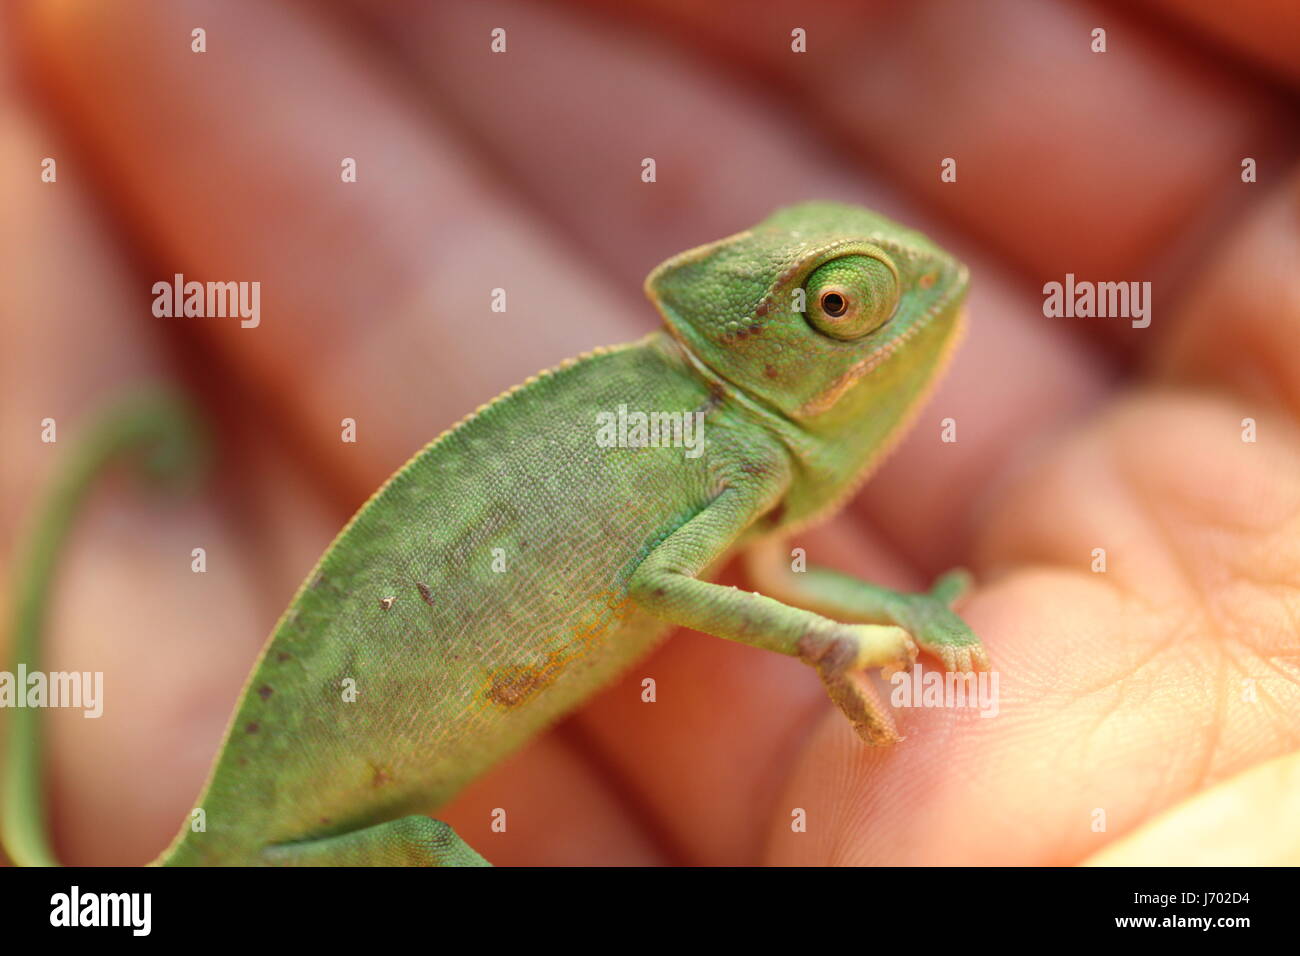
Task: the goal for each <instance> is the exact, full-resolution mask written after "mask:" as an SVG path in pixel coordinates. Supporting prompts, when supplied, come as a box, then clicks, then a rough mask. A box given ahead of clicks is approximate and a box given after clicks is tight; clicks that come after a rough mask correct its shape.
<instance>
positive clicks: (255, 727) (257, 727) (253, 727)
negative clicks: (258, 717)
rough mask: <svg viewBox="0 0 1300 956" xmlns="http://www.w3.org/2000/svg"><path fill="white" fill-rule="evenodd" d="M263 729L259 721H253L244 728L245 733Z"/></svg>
mask: <svg viewBox="0 0 1300 956" xmlns="http://www.w3.org/2000/svg"><path fill="white" fill-rule="evenodd" d="M261 729H262V727H261V725H260V724H259V723H257V721H253V723H251V724H249V725H248V726H246V727H245V728H244V733H246V734H255V733H257V732H258V731H259V730H261Z"/></svg>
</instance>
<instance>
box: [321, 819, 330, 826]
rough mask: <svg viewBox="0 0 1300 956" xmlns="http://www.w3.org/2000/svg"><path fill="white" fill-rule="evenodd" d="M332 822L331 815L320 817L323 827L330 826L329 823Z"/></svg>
mask: <svg viewBox="0 0 1300 956" xmlns="http://www.w3.org/2000/svg"><path fill="white" fill-rule="evenodd" d="M330 822H331V821H330V818H329V817H321V818H320V823H321V826H323V827H327V826H329V825H330Z"/></svg>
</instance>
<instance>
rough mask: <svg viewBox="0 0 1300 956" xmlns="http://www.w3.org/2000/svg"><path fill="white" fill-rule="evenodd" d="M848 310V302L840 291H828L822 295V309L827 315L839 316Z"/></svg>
mask: <svg viewBox="0 0 1300 956" xmlns="http://www.w3.org/2000/svg"><path fill="white" fill-rule="evenodd" d="M848 310H849V304H848V302H847V301H845V299H844V296H842V295H840V294H839V293H838V292H827V293H826V294H825V295H824V296H822V311H823V312H825V313H826V314H827V315H830V316H834V317H837V318H838V317H839V316H841V315H843V314H844V313H845V312H847V311H848Z"/></svg>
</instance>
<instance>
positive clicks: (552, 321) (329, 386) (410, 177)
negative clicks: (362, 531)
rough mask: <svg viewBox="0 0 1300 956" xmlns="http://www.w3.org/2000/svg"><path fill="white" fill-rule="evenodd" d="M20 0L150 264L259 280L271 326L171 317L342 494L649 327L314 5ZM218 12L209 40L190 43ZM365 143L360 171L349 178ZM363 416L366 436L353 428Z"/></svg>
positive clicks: (40, 61) (36, 54) (26, 30)
mask: <svg viewBox="0 0 1300 956" xmlns="http://www.w3.org/2000/svg"><path fill="white" fill-rule="evenodd" d="M23 13H24V16H23V17H22V20H21V26H22V34H21V36H22V38H23V39H24V41H25V43H26V44H27V48H28V52H29V60H30V61H31V64H32V72H33V73H34V74H35V76H36V81H37V83H38V84H40V85H41V86H42V88H44V89H45V90H46V91H47V92H48V93H49V94H51V98H52V99H53V101H54V103H55V105H56V106H57V107H58V109H59V112H60V115H61V116H62V117H63V118H64V120H65V122H66V123H67V124H68V125H69V126H70V127H72V128H74V129H75V132H76V135H77V136H78V137H79V138H80V139H81V140H82V141H83V142H84V143H86V144H87V146H88V148H89V149H91V150H93V151H94V154H95V155H96V156H97V157H98V159H99V161H100V162H101V163H102V164H103V169H104V173H105V177H106V179H107V182H108V184H109V185H110V186H111V187H112V188H113V190H114V191H115V194H116V196H117V199H118V203H119V206H120V207H123V208H126V209H127V210H129V212H130V215H131V220H132V223H133V224H134V225H136V226H137V227H139V229H140V231H141V232H142V234H143V235H144V237H145V241H146V242H148V243H149V247H150V248H151V249H155V250H157V251H158V252H159V253H160V255H161V257H162V258H163V261H164V262H165V263H166V267H165V271H164V272H163V274H162V275H160V276H155V277H154V278H161V279H170V278H171V275H172V273H173V272H175V271H179V272H182V273H183V274H186V275H187V276H188V277H189V278H193V279H196V280H199V281H206V280H214V281H216V280H220V281H248V282H251V281H258V282H260V283H261V286H260V289H261V317H260V324H258V325H257V326H256V327H250V328H243V327H241V325H240V324H239V323H238V322H232V321H231V320H229V319H206V318H204V319H196V318H191V319H177V320H169V321H173V322H175V323H179V324H184V325H185V326H186V327H187V331H191V332H194V333H196V334H199V335H202V336H204V337H205V339H207V340H209V341H210V342H211V343H212V344H213V346H214V347H216V348H218V349H219V350H220V351H221V353H222V354H224V355H226V356H227V357H228V358H229V359H230V360H231V362H232V363H233V364H234V365H235V366H236V367H237V369H238V370H239V374H241V375H246V376H247V377H248V379H249V380H251V381H252V382H253V383H255V385H256V387H257V389H258V395H259V399H260V400H261V401H265V402H267V403H269V404H272V405H274V406H276V407H278V408H281V409H283V411H284V414H285V415H287V417H288V420H289V424H290V426H291V428H292V429H293V430H294V431H296V432H297V433H299V434H301V435H302V436H305V439H306V441H307V443H308V447H309V448H311V449H313V450H314V452H315V453H316V454H317V455H318V457H319V459H320V460H321V461H323V462H324V464H325V480H327V481H330V482H336V481H337V482H341V483H342V487H343V489H344V499H345V500H346V501H348V502H350V503H355V502H356V501H358V500H360V499H361V498H363V497H364V496H365V495H367V494H369V492H370V491H372V490H373V489H374V487H375V486H376V485H377V484H378V483H379V482H380V481H381V480H382V479H383V478H384V477H385V476H386V475H388V474H389V473H391V472H392V471H393V470H395V469H396V468H397V467H398V466H399V465H401V464H402V463H403V462H404V461H405V460H406V459H407V458H408V457H409V456H410V455H411V454H412V453H413V452H414V451H415V450H416V449H418V448H419V447H420V446H422V445H423V444H424V443H425V442H427V441H429V440H430V439H432V438H433V437H435V436H436V435H437V434H438V432H439V431H441V430H442V429H443V428H445V427H447V426H448V425H450V424H452V423H453V422H454V421H456V420H457V419H459V418H460V417H462V416H463V415H464V414H466V413H467V412H468V411H470V410H472V409H473V408H474V407H475V406H476V405H477V404H479V403H481V402H484V401H487V400H488V399H490V398H492V397H493V396H494V395H495V394H496V393H498V392H500V391H501V390H503V389H505V388H507V387H509V386H511V385H514V384H516V383H517V382H519V381H521V380H523V379H524V378H526V377H527V376H529V375H531V374H533V373H534V372H536V371H537V370H538V369H539V368H542V367H545V366H547V365H552V364H555V363H556V362H558V361H559V360H561V359H563V358H566V357H568V356H571V355H574V354H577V353H579V352H581V351H584V350H586V349H589V348H591V347H592V346H594V345H596V344H600V343H607V342H613V341H620V340H623V339H626V338H630V337H632V335H634V334H635V333H637V332H638V331H640V330H642V329H646V328H648V327H649V320H648V316H646V317H643V318H641V319H639V320H638V319H637V318H636V317H629V316H628V315H627V314H626V313H625V312H624V311H623V309H622V306H621V303H619V302H618V301H617V299H616V298H615V296H614V295H613V294H612V293H611V292H610V291H609V290H608V289H607V288H606V287H605V285H604V284H603V282H602V281H601V279H600V277H599V276H598V275H595V274H593V273H592V272H591V271H590V270H588V269H587V268H586V267H585V266H584V264H583V263H581V262H580V261H578V260H576V259H575V258H574V257H573V256H572V255H569V254H567V253H566V252H565V250H564V249H563V247H561V246H558V245H556V244H555V243H554V242H553V241H551V239H550V237H548V235H547V233H546V231H545V229H544V228H543V227H542V226H541V225H540V224H539V223H538V222H537V221H536V220H534V219H533V218H532V217H530V216H529V215H528V214H526V213H525V212H522V211H521V210H520V209H519V208H518V207H517V205H516V203H515V202H514V200H513V197H512V196H511V195H510V194H509V193H506V192H504V191H502V190H501V189H500V188H499V187H498V186H496V185H495V184H494V183H493V182H492V181H491V180H489V179H488V178H487V177H485V176H484V175H483V173H482V171H481V166H480V164H479V163H478V162H477V160H476V159H475V157H473V155H472V154H470V153H469V152H468V151H467V150H466V149H465V148H464V147H463V146H462V145H461V144H460V143H459V142H458V141H457V139H456V137H454V136H453V135H451V134H450V133H449V132H448V131H447V129H446V128H444V127H443V126H441V125H440V124H439V123H438V122H437V120H436V119H435V118H433V117H430V116H429V115H428V113H427V112H425V111H423V110H420V109H418V108H417V107H416V106H415V105H414V104H413V103H412V102H411V100H410V99H409V97H407V96H405V95H404V93H403V91H402V89H401V87H400V86H399V85H397V84H395V83H393V82H392V77H391V74H390V73H389V72H388V71H386V70H384V69H381V68H379V67H378V65H377V64H376V63H375V62H374V61H373V59H372V55H371V54H368V53H366V52H364V48H362V47H360V46H358V45H357V44H355V43H352V42H350V41H349V39H348V38H347V37H346V36H345V35H343V34H342V33H341V31H339V30H338V29H337V28H336V27H333V26H331V25H329V24H328V23H327V22H325V21H324V20H322V19H321V18H319V17H318V16H317V15H316V14H314V13H313V12H312V11H310V10H307V9H305V8H300V7H295V6H290V5H286V4H280V3H254V2H235V3H206V2H197V0H186V2H178V3H169V4H165V5H161V6H160V5H158V4H153V3H147V2H127V3H121V4H56V3H42V2H33V3H28V4H27V5H26V6H25V7H24V8H23ZM199 24H202V25H203V27H204V29H206V31H207V37H208V41H207V42H208V48H207V52H205V53H194V52H192V50H191V43H192V40H191V30H192V29H194V28H195V27H196V25H199ZM122 64H129V67H128V68H122ZM347 157H351V158H354V159H356V160H357V170H358V172H357V178H356V182H355V183H349V182H344V181H342V178H341V177H342V169H341V163H342V162H343V160H344V159H345V158H347ZM150 281H152V280H150ZM145 287H146V288H147V287H148V286H147V285H146V286H145ZM494 289H504V290H505V295H506V298H505V303H506V311H505V312H504V313H499V312H493V311H492V304H493V301H494V298H493V297H494V293H493V290H494ZM160 321H164V320H160ZM503 343H504V344H503ZM431 386H432V387H431ZM417 396H418V401H417V400H414V399H415V397H417ZM345 418H351V419H353V420H355V421H356V423H357V442H356V444H350V443H344V442H342V441H341V440H340V435H341V424H340V423H341V422H342V420H343V419H345ZM336 475H337V476H338V477H337V478H336V477H335V476H336Z"/></svg>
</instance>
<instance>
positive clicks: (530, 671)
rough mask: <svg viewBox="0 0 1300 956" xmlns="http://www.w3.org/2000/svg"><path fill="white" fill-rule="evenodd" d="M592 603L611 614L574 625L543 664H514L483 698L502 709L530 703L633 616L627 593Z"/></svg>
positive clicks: (496, 677)
mask: <svg viewBox="0 0 1300 956" xmlns="http://www.w3.org/2000/svg"><path fill="white" fill-rule="evenodd" d="M593 603H594V604H596V605H598V606H603V607H604V608H605V609H607V610H608V611H610V612H611V613H609V614H608V615H605V614H600V613H599V612H596V613H595V614H594V616H592V617H591V618H587V619H584V620H582V621H579V622H578V623H577V624H576V625H574V629H573V640H572V641H570V642H569V643H568V644H566V645H565V646H564V647H562V648H560V649H559V650H554V651H551V652H550V653H549V654H547V655H546V660H545V661H543V662H542V663H541V664H514V665H511V666H509V667H503V668H501V669H500V670H498V671H496V672H495V673H493V674H492V675H491V676H490V678H491V679H490V682H489V684H488V687H487V689H486V691H484V696H485V697H486V698H487V699H488V700H490V701H492V702H493V703H495V704H500V705H501V706H502V707H518V706H519V705H520V704H523V703H525V702H526V701H528V700H530V699H531V698H533V697H534V696H536V695H537V694H538V693H540V692H541V691H542V690H544V689H545V688H547V687H549V686H550V685H551V684H552V683H554V682H555V681H556V679H558V678H559V676H560V674H561V673H563V671H564V668H565V667H567V666H568V665H569V664H570V663H572V662H573V661H574V660H581V659H582V658H583V657H585V656H586V655H587V653H588V652H589V651H590V650H591V648H592V647H593V646H594V645H596V644H597V643H598V642H599V640H600V638H601V636H602V635H604V634H605V632H606V631H608V630H609V629H610V628H611V627H614V626H616V625H617V624H618V622H620V621H622V620H623V618H625V617H627V615H628V614H630V613H631V611H632V609H633V605H634V603H635V602H634V601H633V600H632V599H631V597H629V596H627V595H626V594H621V593H616V592H613V591H609V592H602V593H600V594H595V595H593Z"/></svg>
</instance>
